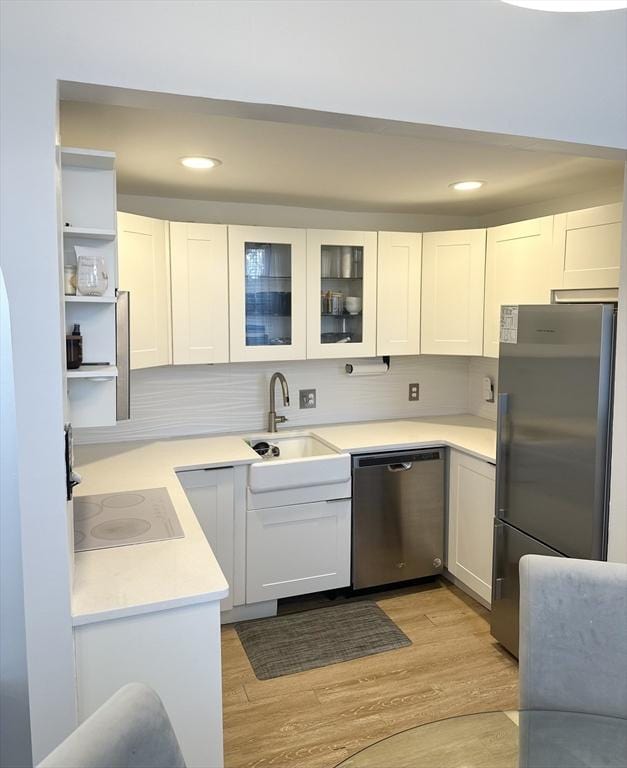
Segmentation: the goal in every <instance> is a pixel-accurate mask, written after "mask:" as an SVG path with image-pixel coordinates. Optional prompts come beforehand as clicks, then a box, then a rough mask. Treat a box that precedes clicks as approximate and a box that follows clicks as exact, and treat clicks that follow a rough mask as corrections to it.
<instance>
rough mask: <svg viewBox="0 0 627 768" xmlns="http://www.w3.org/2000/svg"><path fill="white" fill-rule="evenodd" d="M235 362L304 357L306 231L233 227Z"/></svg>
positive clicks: (231, 269) (231, 279)
mask: <svg viewBox="0 0 627 768" xmlns="http://www.w3.org/2000/svg"><path fill="white" fill-rule="evenodd" d="M228 229H229V232H228V239H229V291H230V336H231V361H232V362H245V361H259V360H304V359H305V353H306V331H305V323H306V306H305V305H306V295H307V294H306V280H307V252H306V234H305V230H304V229H272V228H270V227H229V228H228Z"/></svg>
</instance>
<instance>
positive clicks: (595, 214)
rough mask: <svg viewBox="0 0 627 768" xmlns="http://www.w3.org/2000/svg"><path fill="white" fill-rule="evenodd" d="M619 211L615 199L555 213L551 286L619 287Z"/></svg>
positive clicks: (620, 211) (620, 214)
mask: <svg viewBox="0 0 627 768" xmlns="http://www.w3.org/2000/svg"><path fill="white" fill-rule="evenodd" d="M622 214H623V206H622V203H615V204H613V205H602V206H599V207H598V208H586V209H585V210H583V211H572V212H571V213H562V214H559V215H558V216H556V217H555V238H556V240H555V242H556V247H557V249H558V253H559V256H560V259H559V262H558V277H557V285H554V286H553V287H554V288H618V273H619V267H620V238H621V221H622Z"/></svg>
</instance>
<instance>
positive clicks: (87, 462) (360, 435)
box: [72, 415, 496, 625]
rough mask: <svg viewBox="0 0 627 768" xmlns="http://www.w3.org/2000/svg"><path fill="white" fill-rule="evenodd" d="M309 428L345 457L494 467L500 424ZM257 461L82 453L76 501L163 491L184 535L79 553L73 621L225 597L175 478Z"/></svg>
mask: <svg viewBox="0 0 627 768" xmlns="http://www.w3.org/2000/svg"><path fill="white" fill-rule="evenodd" d="M299 431H301V432H302V431H303V430H299ZM306 431H307V432H310V433H312V434H314V435H316V436H318V437H319V438H321V439H322V440H324V441H325V442H327V443H328V444H329V445H331V446H333V447H334V448H336V449H337V450H339V451H344V452H351V453H360V452H364V451H376V450H382V451H387V450H397V449H403V448H417V447H428V446H435V445H448V446H451V447H452V448H457V449H459V450H461V451H464V452H466V453H470V454H472V455H473V456H476V457H478V458H480V459H484V460H486V461H490V462H494V460H495V443H496V439H495V424H494V422H492V421H489V420H487V419H481V418H479V417H477V416H468V415H461V416H441V417H430V418H422V419H408V420H399V421H374V422H362V423H358V424H338V425H333V426H326V427H324V426H323V427H312V428H310V429H307V430H306ZM282 434H289V431H288V430H286V431H284V432H282ZM257 459H258V456H257V454H256V453H255V452H254V451H253V450H252V449H251V448H250V447H249V446H248V445H247V444H246V443H245V442H244V440H243V439H242V437H238V436H229V437H189V438H176V439H168V440H156V441H142V442H121V443H102V444H96V445H78V446H76V448H75V460H76V469H77V471H78V472H79V473H80V474H81V475H82V477H83V482H82V483H81V484H80V485H79V486H78V488H76V492H75V496H77V497H78V496H84V495H88V494H96V493H115V492H119V491H132V490H139V489H142V488H160V487H165V488H167V490H168V493H169V495H170V498H171V500H172V503H173V505H174V508H175V510H176V513H177V515H178V518H179V521H180V523H181V526H182V528H183V531H184V534H185V535H184V537H183V538H179V539H169V540H167V541H158V542H151V543H146V544H137V545H134V546H125V547H110V548H107V549H98V550H93V551H90V552H77V553H76V556H75V571H74V584H73V592H72V614H73V617H74V624H75V625H80V624H88V623H92V622H97V621H103V620H105V619H112V618H121V617H124V616H132V615H135V614H139V613H147V612H150V611H157V610H162V609H164V608H174V607H177V606H182V605H190V604H193V603H201V602H207V601H210V600H220V599H222V598H223V597H226V595H227V594H228V584H227V582H226V579H225V578H224V575H223V574H222V571H221V570H220V567H219V565H218V563H217V561H216V559H215V557H214V555H213V552H212V551H211V547H210V546H209V544H208V543H207V540H206V539H205V536H204V534H203V532H202V529H201V528H200V525H199V524H198V521H197V519H196V516H195V514H194V512H193V510H192V508H191V506H190V504H189V501H188V500H187V496H186V495H185V492H184V491H183V488H182V487H181V484H180V483H179V481H178V479H177V477H176V471H178V470H183V469H204V468H209V467H221V466H222V467H224V466H235V465H239V464H250V463H252V462H253V461H256V460H257Z"/></svg>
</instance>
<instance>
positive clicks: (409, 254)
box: [377, 232, 422, 355]
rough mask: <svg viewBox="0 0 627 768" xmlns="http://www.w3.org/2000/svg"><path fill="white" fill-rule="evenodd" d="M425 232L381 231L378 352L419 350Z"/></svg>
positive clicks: (378, 265)
mask: <svg viewBox="0 0 627 768" xmlns="http://www.w3.org/2000/svg"><path fill="white" fill-rule="evenodd" d="M421 241H422V235H419V234H416V233H414V232H379V250H378V258H377V355H418V354H420V264H421Z"/></svg>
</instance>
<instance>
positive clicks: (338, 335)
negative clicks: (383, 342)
mask: <svg viewBox="0 0 627 768" xmlns="http://www.w3.org/2000/svg"><path fill="white" fill-rule="evenodd" d="M376 279H377V233H376V232H342V231H336V230H319V229H309V230H307V357H309V358H321V357H343V358H347V359H350V358H353V357H371V356H374V355H375V354H376V323H377V295H376V294H377V290H376Z"/></svg>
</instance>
